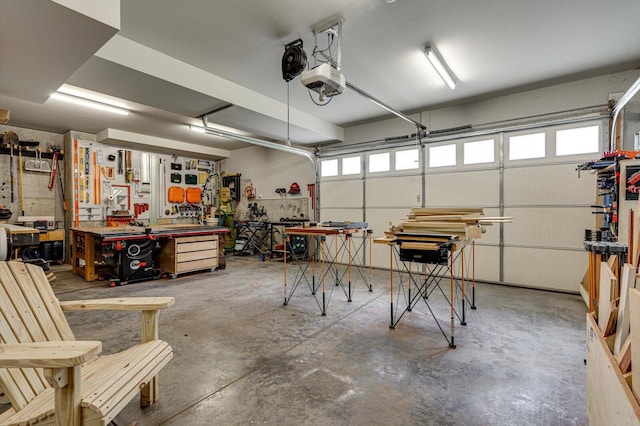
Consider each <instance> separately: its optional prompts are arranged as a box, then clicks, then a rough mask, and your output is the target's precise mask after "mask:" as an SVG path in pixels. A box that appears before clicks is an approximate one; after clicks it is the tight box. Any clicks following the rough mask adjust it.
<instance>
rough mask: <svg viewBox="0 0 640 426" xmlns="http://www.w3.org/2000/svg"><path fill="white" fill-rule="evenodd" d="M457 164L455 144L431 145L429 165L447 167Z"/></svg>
mask: <svg viewBox="0 0 640 426" xmlns="http://www.w3.org/2000/svg"><path fill="white" fill-rule="evenodd" d="M455 165H456V145H455V144H451V145H441V146H430V147H429V167H446V166H455Z"/></svg>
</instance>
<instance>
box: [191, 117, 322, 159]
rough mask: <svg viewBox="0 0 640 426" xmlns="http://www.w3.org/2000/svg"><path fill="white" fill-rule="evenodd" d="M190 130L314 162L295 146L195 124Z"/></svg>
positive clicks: (303, 150) (311, 157)
mask: <svg viewBox="0 0 640 426" xmlns="http://www.w3.org/2000/svg"><path fill="white" fill-rule="evenodd" d="M189 128H190V129H191V130H193V131H194V132H198V133H205V134H208V135H213V136H218V137H222V138H228V139H235V140H238V141H241V142H246V143H250V144H252V145H258V146H262V147H264V148H271V149H277V150H278V151H284V152H288V153H289V154H295V155H301V156H303V157H307V158H308V159H309V160H310V161H311V162H312V163H313V162H314V158H315V155H314V154H313V153H312V152H310V151H307V150H305V149H301V148H296V147H293V146H287V145H282V144H279V143H276V142H271V141H265V140H263V139H257V138H254V137H251V136H246V135H242V134H239V133H234V132H229V131H227V130H221V129H215V128H213V127H208V126H207V127H201V126H196V125H194V124H190V125H189Z"/></svg>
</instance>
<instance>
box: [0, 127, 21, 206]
mask: <svg viewBox="0 0 640 426" xmlns="http://www.w3.org/2000/svg"><path fill="white" fill-rule="evenodd" d="M2 140H3V141H4V142H5V143H9V150H10V158H9V161H10V163H9V179H10V183H11V202H12V203H13V202H14V201H15V195H14V192H13V183H14V180H15V177H14V165H13V163H14V161H13V144H14V143H18V135H17V134H15V133H14V132H10V131H9V132H6V133H5V134H4V137H3V138H2Z"/></svg>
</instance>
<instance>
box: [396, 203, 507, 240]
mask: <svg viewBox="0 0 640 426" xmlns="http://www.w3.org/2000/svg"><path fill="white" fill-rule="evenodd" d="M511 219H512V218H511V217H505V216H500V217H486V216H484V212H483V209H482V208H437V207H431V208H412V209H411V211H410V212H409V214H408V215H407V218H406V219H405V220H404V221H403V222H402V224H401V226H400V228H401V229H402V232H405V233H409V234H420V235H425V236H433V237H438V236H449V237H451V238H453V239H460V240H466V239H471V238H480V236H481V235H482V232H483V227H484V226H490V225H492V224H494V223H507V222H511ZM434 242H438V241H434Z"/></svg>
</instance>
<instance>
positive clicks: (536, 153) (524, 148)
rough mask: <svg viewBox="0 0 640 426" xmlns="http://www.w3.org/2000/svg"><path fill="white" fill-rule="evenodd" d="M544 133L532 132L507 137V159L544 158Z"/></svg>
mask: <svg viewBox="0 0 640 426" xmlns="http://www.w3.org/2000/svg"><path fill="white" fill-rule="evenodd" d="M544 156H545V134H544V133H533V134H529V135H519V136H511V137H509V160H525V159H528V158H544Z"/></svg>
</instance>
